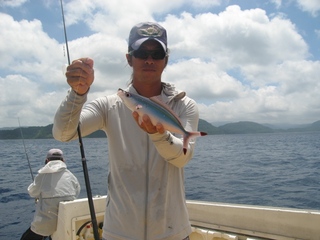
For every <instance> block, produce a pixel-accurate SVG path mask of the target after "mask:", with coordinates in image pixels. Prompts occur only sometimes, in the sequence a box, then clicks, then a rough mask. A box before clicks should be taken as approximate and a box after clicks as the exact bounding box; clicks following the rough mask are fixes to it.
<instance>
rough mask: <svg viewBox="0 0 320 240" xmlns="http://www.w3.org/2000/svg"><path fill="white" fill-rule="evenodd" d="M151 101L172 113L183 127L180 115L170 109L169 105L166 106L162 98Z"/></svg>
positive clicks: (153, 98) (157, 97) (154, 98)
mask: <svg viewBox="0 0 320 240" xmlns="http://www.w3.org/2000/svg"><path fill="white" fill-rule="evenodd" d="M149 99H150V100H151V101H152V102H154V103H156V104H158V105H160V106H161V107H163V108H164V109H166V110H167V111H168V112H170V113H171V114H172V115H173V116H174V117H175V118H176V119H177V121H178V122H179V123H180V124H181V125H182V123H181V120H180V118H179V117H178V115H177V114H176V113H175V112H174V111H173V110H172V109H171V108H170V107H169V105H168V104H166V103H164V102H163V101H161V98H160V97H159V96H155V97H151V98H149Z"/></svg>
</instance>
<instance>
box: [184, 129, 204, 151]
mask: <svg viewBox="0 0 320 240" xmlns="http://www.w3.org/2000/svg"><path fill="white" fill-rule="evenodd" d="M206 135H207V133H205V132H187V133H186V134H185V135H184V136H183V154H184V155H186V153H187V149H188V144H189V141H190V139H192V138H197V137H201V136H206Z"/></svg>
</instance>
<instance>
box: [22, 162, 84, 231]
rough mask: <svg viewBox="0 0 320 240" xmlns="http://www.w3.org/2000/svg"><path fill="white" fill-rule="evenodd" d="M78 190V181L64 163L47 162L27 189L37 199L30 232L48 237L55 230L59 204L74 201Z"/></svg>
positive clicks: (78, 192)
mask: <svg viewBox="0 0 320 240" xmlns="http://www.w3.org/2000/svg"><path fill="white" fill-rule="evenodd" d="M80 190H81V187H80V184H79V182H78V179H77V178H76V177H75V176H74V175H73V174H72V173H71V172H70V171H69V170H68V169H67V166H66V164H65V163H64V162H62V161H61V160H54V161H50V162H48V163H47V164H46V165H45V166H44V167H42V168H41V169H40V170H39V171H38V175H37V176H36V177H35V178H34V181H33V183H31V184H30V185H29V187H28V192H29V195H30V196H31V197H33V198H38V199H39V201H38V202H37V203H36V212H35V214H34V218H33V221H32V223H31V230H32V231H33V232H35V233H37V234H39V235H42V236H50V235H51V234H52V233H53V232H54V231H55V230H56V228H57V216H58V208H59V202H61V201H72V200H74V199H76V198H77V197H78V196H79V194H80Z"/></svg>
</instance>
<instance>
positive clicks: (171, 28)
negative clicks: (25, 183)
mask: <svg viewBox="0 0 320 240" xmlns="http://www.w3.org/2000/svg"><path fill="white" fill-rule="evenodd" d="M64 10H65V19H66V23H67V35H68V40H69V41H68V44H69V49H70V57H71V59H76V58H79V57H91V58H93V59H94V61H95V73H96V77H95V82H94V85H93V86H92V88H91V90H90V93H89V100H91V99H94V98H96V97H99V96H102V95H106V94H112V93H115V92H116V90H117V89H118V88H119V87H122V88H123V87H125V86H126V85H127V83H128V82H129V80H130V75H131V69H130V67H129V66H128V65H127V64H126V61H125V53H126V49H127V38H128V33H129V31H130V29H131V27H132V26H133V25H134V24H136V23H138V22H142V21H158V22H159V23H160V24H161V25H163V26H164V27H165V28H166V29H167V31H168V41H169V48H170V50H171V54H170V59H169V64H168V66H167V68H166V69H165V71H164V74H163V81H168V82H172V83H174V84H175V85H176V87H178V88H180V89H183V90H185V91H186V92H187V94H188V95H189V96H190V97H192V98H193V99H195V100H196V101H197V102H198V106H199V110H200V118H202V119H205V120H207V121H208V122H211V123H213V124H218V123H222V122H223V123H226V122H238V121H254V122H258V123H271V124H282V123H291V124H305V123H312V122H315V121H317V120H320V94H319V91H320V81H319V80H320V79H319V78H320V45H319V42H320V25H319V23H320V1H319V0H287V1H282V0H272V1H264V0H256V1H253V0H252V1H247V0H239V1H231V0H230V1H226V0H203V1H195V0H177V1H170V0H160V1H159V0H135V1H127V0H108V1H106V0H91V1H86V0H70V1H69V0H65V1H64ZM0 18H1V22H0V25H1V26H0V28H1V31H2V33H1V36H2V37H1V39H0V52H1V60H2V61H1V62H0V85H1V86H0V89H1V104H0V110H1V117H0V128H1V127H14V126H17V125H18V120H17V119H18V118H19V119H20V121H21V124H22V125H28V126H45V125H48V124H51V123H52V120H53V116H54V113H55V111H56V109H57V107H58V106H59V104H60V102H61V100H62V99H63V98H64V96H65V95H66V93H67V91H68V89H69V87H68V85H67V83H66V81H65V78H64V75H63V68H64V67H65V64H66V63H67V58H66V56H65V51H64V48H65V43H64V34H63V27H62V17H61V8H60V1H59V0H54V1H53V0H44V1H36V0H32V1H26V0H16V1H15V0H12V1H9V0H4V1H1V2H0Z"/></svg>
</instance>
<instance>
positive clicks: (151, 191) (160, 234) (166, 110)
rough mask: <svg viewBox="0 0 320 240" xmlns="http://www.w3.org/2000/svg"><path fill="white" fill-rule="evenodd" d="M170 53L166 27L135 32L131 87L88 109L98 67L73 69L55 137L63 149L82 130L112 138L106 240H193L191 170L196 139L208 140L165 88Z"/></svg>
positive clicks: (182, 97) (188, 107)
mask: <svg viewBox="0 0 320 240" xmlns="http://www.w3.org/2000/svg"><path fill="white" fill-rule="evenodd" d="M168 52H169V51H168V48H167V33H166V30H165V29H164V28H163V27H162V26H161V25H159V24H157V23H152V22H144V23H139V24H137V25H135V26H134V27H133V28H132V29H131V31H130V35H129V43H128V53H127V54H126V58H127V62H128V64H129V66H130V67H132V71H133V73H132V82H131V84H130V85H129V86H128V87H127V89H124V90H122V89H119V90H118V92H117V93H116V94H113V95H110V96H105V97H101V98H98V99H96V100H94V101H92V102H91V103H88V104H87V105H86V106H84V107H83V105H84V104H85V102H86V99H87V94H88V92H89V89H90V86H91V84H92V83H93V80H94V70H93V60H92V59H90V58H81V59H78V60H75V61H73V62H72V64H71V65H70V66H68V68H67V72H66V77H67V82H68V84H69V85H70V86H71V90H70V91H69V92H68V95H67V97H66V99H65V100H64V101H63V102H62V103H61V105H60V107H59V109H58V110H57V113H56V115H55V119H54V126H53V135H54V137H55V138H56V139H57V140H60V141H70V140H73V139H76V138H77V137H78V135H77V126H78V123H79V122H80V126H81V133H82V135H83V136H86V135H88V134H90V133H92V132H94V131H97V130H103V131H104V132H105V133H106V134H107V137H108V148H109V175H108V197H107V207H106V212H105V218H104V226H103V238H104V239H107V240H116V239H117V240H118V239H136V240H142V239H144V240H153V239H162V240H182V239H189V237H188V236H189V234H190V233H191V226H190V223H189V218H188V212H187V208H186V203H185V191H184V190H185V189H184V170H183V167H184V166H185V165H186V164H187V163H188V162H189V160H190V159H191V158H192V156H193V152H194V145H195V137H198V136H203V135H206V134H205V133H203V132H197V127H198V121H199V113H198V108H197V106H196V103H195V101H194V100H192V99H190V98H189V97H187V96H186V94H185V92H183V91H180V90H177V89H176V88H175V87H174V86H173V85H172V84H169V83H164V82H162V80H161V76H162V72H163V70H164V68H165V67H166V65H167V63H168V57H169V56H168ZM82 107H83V109H82Z"/></svg>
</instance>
